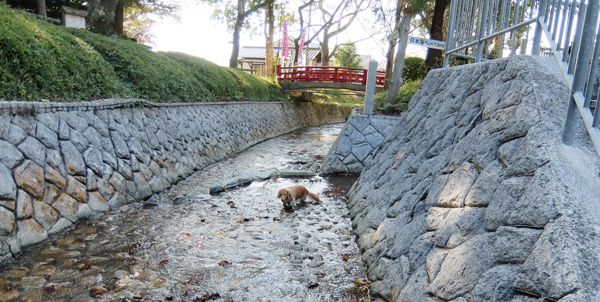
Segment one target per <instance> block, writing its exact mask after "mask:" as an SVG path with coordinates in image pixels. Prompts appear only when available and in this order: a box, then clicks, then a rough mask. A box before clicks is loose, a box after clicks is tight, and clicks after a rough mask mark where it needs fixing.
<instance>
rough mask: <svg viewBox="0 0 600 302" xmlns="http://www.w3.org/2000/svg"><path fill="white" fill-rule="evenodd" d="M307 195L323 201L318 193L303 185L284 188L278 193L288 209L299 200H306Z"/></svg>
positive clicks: (278, 196)
mask: <svg viewBox="0 0 600 302" xmlns="http://www.w3.org/2000/svg"><path fill="white" fill-rule="evenodd" d="M306 197H308V198H310V199H312V200H314V201H318V202H322V201H321V199H319V196H317V194H314V193H311V192H308V189H306V188H305V187H303V186H293V187H289V188H283V189H281V190H279V193H278V194H277V198H279V199H281V201H282V202H283V206H284V207H285V208H288V209H289V208H294V207H295V206H296V203H298V202H303V201H305V200H306Z"/></svg>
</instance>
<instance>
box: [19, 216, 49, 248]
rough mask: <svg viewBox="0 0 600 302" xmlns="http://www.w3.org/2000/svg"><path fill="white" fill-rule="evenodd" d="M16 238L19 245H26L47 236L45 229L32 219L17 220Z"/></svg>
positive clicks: (35, 242) (38, 241)
mask: <svg viewBox="0 0 600 302" xmlns="http://www.w3.org/2000/svg"><path fill="white" fill-rule="evenodd" d="M17 238H19V242H20V243H21V246H23V247H28V246H31V245H34V244H37V243H40V242H42V241H44V240H46V238H48V233H47V232H46V230H45V229H44V228H43V227H42V226H41V225H39V224H38V223H37V222H36V221H35V220H33V219H25V220H19V221H17Z"/></svg>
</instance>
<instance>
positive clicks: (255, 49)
mask: <svg viewBox="0 0 600 302" xmlns="http://www.w3.org/2000/svg"><path fill="white" fill-rule="evenodd" d="M292 45H293V44H292ZM280 51H281V48H280V47H273V54H274V55H276V54H277V53H278V52H280ZM306 51H307V49H306V48H305V49H303V50H302V58H304V57H305V56H306ZM320 52H321V49H319V48H312V47H311V48H309V49H308V59H309V60H313V59H314V58H315V57H316V56H317V55H318V54H319V53H320ZM294 54H295V52H294V48H293V47H291V48H290V58H293V57H294ZM265 56H266V51H265V47H263V46H242V48H241V49H240V54H239V58H240V59H251V58H254V59H264V58H265Z"/></svg>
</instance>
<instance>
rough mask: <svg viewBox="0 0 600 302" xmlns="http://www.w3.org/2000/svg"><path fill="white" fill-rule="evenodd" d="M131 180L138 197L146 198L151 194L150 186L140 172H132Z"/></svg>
mask: <svg viewBox="0 0 600 302" xmlns="http://www.w3.org/2000/svg"><path fill="white" fill-rule="evenodd" d="M133 181H134V182H135V185H136V187H137V196H138V197H139V198H140V199H147V198H148V197H150V196H152V188H150V185H149V184H148V182H147V181H146V179H145V178H144V176H143V175H142V174H141V173H134V174H133Z"/></svg>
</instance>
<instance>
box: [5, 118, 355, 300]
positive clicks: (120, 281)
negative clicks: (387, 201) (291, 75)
mask: <svg viewBox="0 0 600 302" xmlns="http://www.w3.org/2000/svg"><path fill="white" fill-rule="evenodd" d="M341 127H342V125H327V126H321V127H314V128H306V129H303V130H299V131H295V132H292V133H289V134H286V135H283V136H280V137H277V138H274V139H271V140H268V141H266V142H263V143H261V144H258V145H256V146H254V147H252V148H249V149H247V150H245V151H244V152H242V153H240V154H238V155H236V156H234V157H231V158H229V159H227V160H224V161H222V162H220V163H217V164H215V165H212V166H210V167H208V168H206V169H203V170H202V171H199V172H197V173H196V174H194V175H192V176H190V177H189V178H187V179H186V180H184V181H181V182H180V183H179V184H178V185H176V186H175V187H173V188H171V189H170V190H168V191H166V192H164V193H161V194H157V195H155V196H153V197H152V198H151V199H150V200H148V201H147V202H146V203H145V204H131V205H129V206H125V207H123V208H121V209H120V210H119V211H114V212H111V213H108V214H105V215H102V216H100V217H96V218H93V219H89V220H86V221H83V222H80V223H78V224H77V225H76V227H75V228H74V229H73V230H70V231H68V232H66V233H63V234H60V236H58V237H56V238H53V239H52V240H49V241H48V242H46V243H44V244H42V245H41V246H38V247H35V248H32V249H30V250H28V251H26V252H25V253H24V254H23V255H21V256H20V257H19V258H18V259H16V261H14V262H13V263H11V264H9V265H7V266H5V267H2V268H0V301H361V300H364V301H366V300H367V292H366V291H364V290H363V289H364V285H362V284H363V280H364V279H363V278H365V277H366V270H365V267H364V265H363V264H362V262H360V252H359V250H358V248H357V246H356V243H355V235H354V233H353V230H352V226H351V222H350V219H349V217H348V216H349V215H348V210H347V209H346V202H345V198H344V197H343V196H344V195H345V194H346V192H347V191H348V190H349V188H350V186H351V185H352V183H353V182H354V181H355V178H354V177H332V178H321V177H312V178H290V179H284V178H278V179H270V180H265V181H259V182H253V183H252V184H250V185H246V186H242V187H238V188H235V189H231V190H229V191H226V192H222V193H220V194H218V195H209V194H208V191H209V188H210V186H212V185H214V184H216V183H219V182H220V181H222V180H224V179H226V178H229V177H232V176H233V175H235V174H237V173H240V172H249V171H271V170H275V169H312V170H315V169H318V168H319V166H320V163H321V161H322V158H323V156H325V155H326V154H327V151H328V150H329V148H330V146H331V144H332V143H333V141H334V140H335V138H336V135H337V133H339V131H340V130H341ZM297 184H301V185H304V186H306V187H307V188H308V189H309V191H311V192H313V193H317V194H318V195H319V197H320V198H321V200H322V201H323V202H322V203H308V204H305V205H302V206H300V207H298V208H297V209H296V210H294V211H285V210H284V209H283V205H282V203H281V201H280V200H278V199H277V198H276V197H277V191H278V190H279V189H280V188H283V187H288V186H292V185H297Z"/></svg>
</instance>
